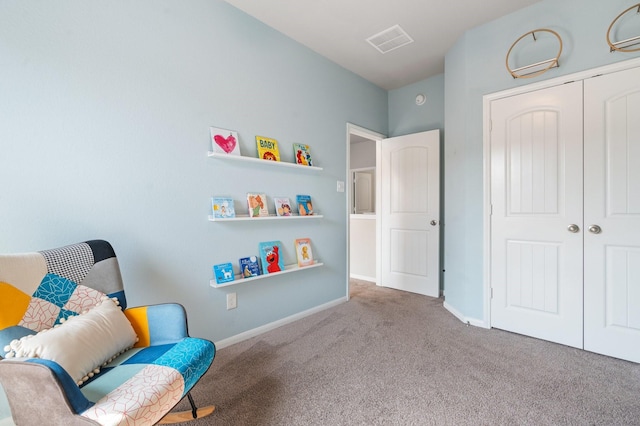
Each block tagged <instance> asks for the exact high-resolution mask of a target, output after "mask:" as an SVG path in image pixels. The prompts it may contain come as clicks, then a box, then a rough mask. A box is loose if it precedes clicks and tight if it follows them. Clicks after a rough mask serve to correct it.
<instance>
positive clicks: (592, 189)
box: [584, 68, 640, 362]
mask: <svg viewBox="0 0 640 426" xmlns="http://www.w3.org/2000/svg"><path fill="white" fill-rule="evenodd" d="M584 84H585V92H584V93H585V95H584V96H585V97H584V108H585V134H584V138H585V152H584V161H585V174H584V175H585V199H584V203H585V214H584V220H585V222H584V224H585V227H586V228H587V229H585V234H584V239H585V246H584V257H585V281H584V285H585V287H584V306H585V316H584V348H585V349H587V350H590V351H593V352H598V353H602V354H606V355H611V356H614V357H618V358H623V359H627V360H630V361H635V362H640V69H637V68H636V69H632V70H627V71H621V72H617V73H613V74H608V75H604V76H600V77H595V78H592V79H589V80H585V83H584ZM591 226H598V227H599V229H600V232H599V233H598V229H597V228H591Z"/></svg>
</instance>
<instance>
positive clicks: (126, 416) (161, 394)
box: [80, 337, 215, 425]
mask: <svg viewBox="0 0 640 426" xmlns="http://www.w3.org/2000/svg"><path fill="white" fill-rule="evenodd" d="M214 354H215V348H214V346H213V344H212V343H211V342H210V341H208V340H203V339H198V338H193V337H187V338H185V339H183V340H181V341H179V342H177V343H173V344H166V345H159V346H150V347H147V348H134V349H130V350H128V351H126V352H125V353H123V354H122V355H120V356H119V357H117V358H116V359H114V360H113V361H112V362H111V363H109V364H108V365H107V366H106V367H104V368H103V369H102V371H101V372H100V374H99V375H97V376H95V377H94V378H93V379H91V380H90V381H88V382H86V383H85V384H84V385H83V386H82V388H81V389H80V390H81V392H82V394H83V395H84V396H85V397H86V398H87V399H88V400H89V401H92V402H94V403H95V404H94V405H93V406H92V407H91V408H89V409H88V410H86V411H85V412H83V413H81V414H82V416H84V417H88V418H90V419H93V420H96V421H98V422H100V423H101V424H114V425H116V424H127V425H129V424H131V425H133V424H141V425H142V424H153V423H155V422H157V421H158V420H159V419H160V418H162V416H163V415H164V413H166V412H167V411H168V410H169V409H171V408H172V407H173V406H174V405H175V404H177V403H178V402H179V401H180V400H181V399H182V398H183V397H184V396H185V395H186V394H187V392H189V391H190V390H191V388H192V387H193V385H195V383H196V382H197V381H198V379H199V378H200V376H202V374H204V373H205V372H206V370H207V369H208V367H209V365H210V364H211V362H212V361H213V357H214ZM105 419H109V420H108V423H105V421H106V420H105ZM112 421H113V422H112Z"/></svg>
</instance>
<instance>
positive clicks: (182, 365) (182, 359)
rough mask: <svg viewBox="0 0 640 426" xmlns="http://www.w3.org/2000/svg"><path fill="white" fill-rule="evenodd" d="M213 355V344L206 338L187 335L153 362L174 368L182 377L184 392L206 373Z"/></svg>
mask: <svg viewBox="0 0 640 426" xmlns="http://www.w3.org/2000/svg"><path fill="white" fill-rule="evenodd" d="M214 355H215V346H214V345H213V343H211V342H210V341H208V340H203V339H197V338H193V337H187V338H186V339H184V340H182V341H180V342H179V343H176V345H175V346H174V347H173V348H172V349H171V350H170V351H168V352H167V353H165V354H164V355H163V356H161V357H160V358H158V359H157V360H156V361H155V362H154V364H156V365H163V366H166V367H171V368H175V369H176V370H178V371H179V372H180V374H182V377H183V378H184V389H185V390H184V394H185V395H186V393H187V392H189V391H190V390H191V388H192V387H193V385H195V384H196V382H197V381H198V379H200V377H201V376H202V375H203V374H204V373H206V371H207V370H208V369H209V365H211V362H212V361H213V357H214Z"/></svg>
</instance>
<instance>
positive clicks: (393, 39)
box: [367, 25, 413, 53]
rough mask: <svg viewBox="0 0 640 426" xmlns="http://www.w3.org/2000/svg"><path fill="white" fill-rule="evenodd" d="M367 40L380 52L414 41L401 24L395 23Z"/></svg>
mask: <svg viewBox="0 0 640 426" xmlns="http://www.w3.org/2000/svg"><path fill="white" fill-rule="evenodd" d="M367 41H368V42H369V44H371V45H372V46H373V47H375V48H376V49H378V51H379V52H380V53H387V52H390V51H392V50H394V49H397V48H398V47H402V46H404V45H406V44H409V43H413V39H412V38H411V37H409V34H407V33H406V32H405V31H404V30H403V29H402V28H401V27H400V25H394V26H393V27H391V28H389V29H386V30H384V31H381V32H379V33H378V34H375V35H372V36H371V37H369V38H368V39H367Z"/></svg>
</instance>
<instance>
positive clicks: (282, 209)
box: [273, 197, 292, 216]
mask: <svg viewBox="0 0 640 426" xmlns="http://www.w3.org/2000/svg"><path fill="white" fill-rule="evenodd" d="M273 202H274V204H275V205H276V214H277V215H278V216H291V213H292V210H291V202H290V201H289V199H288V198H286V197H277V198H274V199H273Z"/></svg>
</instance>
